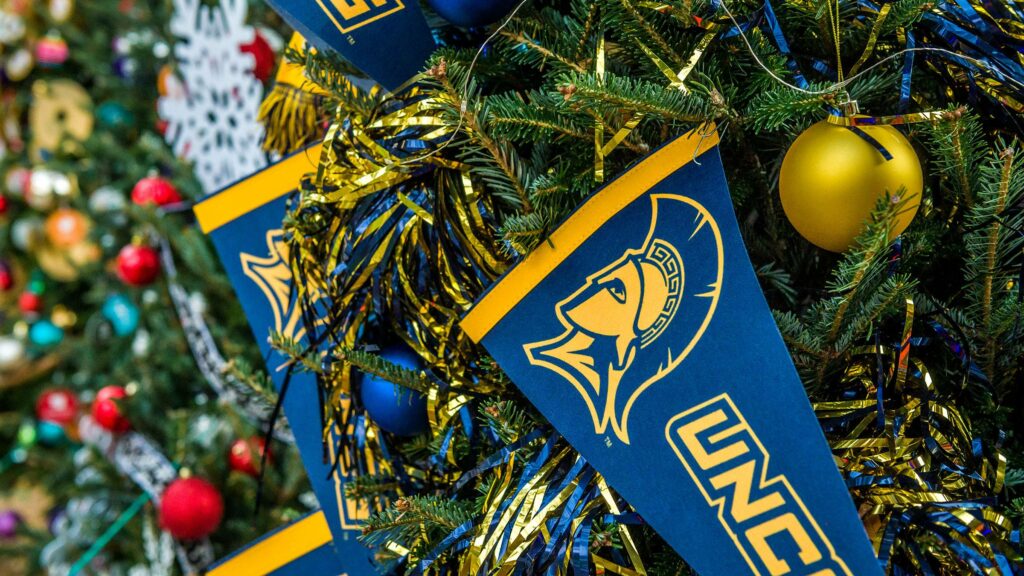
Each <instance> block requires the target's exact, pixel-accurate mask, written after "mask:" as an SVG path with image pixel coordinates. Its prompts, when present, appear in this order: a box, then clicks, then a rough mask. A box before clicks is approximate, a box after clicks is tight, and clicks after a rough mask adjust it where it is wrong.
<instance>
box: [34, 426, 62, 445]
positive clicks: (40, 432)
mask: <svg viewBox="0 0 1024 576" xmlns="http://www.w3.org/2000/svg"><path fill="white" fill-rule="evenodd" d="M36 439H37V440H38V441H39V443H40V444H42V445H43V446H59V445H61V444H62V443H63V442H64V441H65V440H67V435H66V434H65V433H64V428H63V427H62V426H61V425H60V424H57V423H55V422H47V421H45V420H43V421H40V422H39V423H37V424H36Z"/></svg>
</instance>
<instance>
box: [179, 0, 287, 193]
mask: <svg viewBox="0 0 1024 576" xmlns="http://www.w3.org/2000/svg"><path fill="white" fill-rule="evenodd" d="M247 12H248V2H247V0H221V2H220V4H219V5H218V6H205V5H203V4H202V2H201V1H200V0H174V16H173V17H172V19H171V31H172V32H173V33H174V35H175V36H176V37H178V38H179V39H180V41H179V42H178V43H177V44H175V46H174V56H175V59H176V60H177V63H178V72H179V74H180V75H181V81H182V84H183V85H184V93H183V94H182V93H178V94H175V93H168V94H167V95H165V96H163V97H161V98H160V101H159V112H160V117H161V118H163V119H164V120H166V121H167V132H166V135H165V137H166V138H167V141H168V143H170V144H171V146H172V147H173V148H174V151H175V153H176V154H177V155H178V156H180V157H182V158H185V159H186V160H189V161H191V162H192V163H193V169H194V171H195V174H196V177H197V178H198V179H199V182H200V184H202V186H203V189H204V191H205V192H206V193H207V194H210V193H213V192H216V191H217V190H218V189H220V188H222V187H224V186H226V185H228V184H231V183H233V182H235V181H236V180H239V179H241V178H244V177H245V176H248V175H249V174H252V173H253V172H256V171H257V170H259V169H260V168H262V167H264V166H266V164H267V156H266V154H264V152H263V150H262V149H261V147H260V143H261V142H262V140H263V126H262V124H260V122H259V121H258V116H259V109H260V103H261V102H262V100H263V84H262V83H261V82H260V81H259V80H258V79H257V78H256V77H255V76H253V73H252V71H253V67H254V66H255V65H256V63H255V60H254V59H253V57H252V55H251V54H246V53H244V52H242V51H241V46H242V45H243V44H248V43H250V42H252V41H253V38H255V30H254V29H253V28H252V27H251V26H248V25H246V23H245V21H246V15H247Z"/></svg>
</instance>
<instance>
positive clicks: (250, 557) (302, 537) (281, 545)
mask: <svg viewBox="0 0 1024 576" xmlns="http://www.w3.org/2000/svg"><path fill="white" fill-rule="evenodd" d="M330 542H331V529H330V528H328V526H327V518H325V517H324V513H323V512H322V511H321V512H317V513H316V514H311V515H309V516H306V517H305V518H303V519H302V520H299V521H298V522H296V523H294V524H292V525H291V526H288V527H286V528H284V529H282V530H279V531H278V532H275V533H274V534H272V535H270V536H268V537H266V538H264V539H263V540H260V541H259V542H257V543H256V544H254V545H253V546H251V547H249V548H247V549H245V550H244V551H242V552H240V553H239V554H237V555H236V556H233V557H231V558H229V559H228V560H227V561H226V562H224V563H223V564H221V565H219V566H217V567H216V568H214V569H213V570H210V571H209V572H207V576H265V575H266V574H270V573H271V572H273V571H274V570H277V569H278V568H280V567H282V566H286V565H287V564H288V563H290V562H292V561H293V560H296V559H298V558H301V557H302V556H305V555H306V554H308V553H310V552H312V551H313V550H316V549H317V548H319V547H321V546H323V545H324V544H328V543H330Z"/></svg>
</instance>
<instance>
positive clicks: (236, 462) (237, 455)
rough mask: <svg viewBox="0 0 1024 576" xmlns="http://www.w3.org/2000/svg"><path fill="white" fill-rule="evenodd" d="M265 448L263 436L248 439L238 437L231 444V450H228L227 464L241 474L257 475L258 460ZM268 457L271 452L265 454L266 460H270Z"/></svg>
mask: <svg viewBox="0 0 1024 576" xmlns="http://www.w3.org/2000/svg"><path fill="white" fill-rule="evenodd" d="M266 449H267V444H266V442H265V441H264V440H263V438H260V437H258V436H253V437H251V438H248V439H244V438H239V439H238V440H235V441H234V443H232V444H231V450H230V451H229V452H228V466H230V467H231V469H232V470H234V471H236V472H241V473H242V474H248V475H249V476H254V477H255V476H259V475H260V460H261V459H262V458H263V452H264V451H265V450H266ZM270 458H271V454H267V462H269V461H270Z"/></svg>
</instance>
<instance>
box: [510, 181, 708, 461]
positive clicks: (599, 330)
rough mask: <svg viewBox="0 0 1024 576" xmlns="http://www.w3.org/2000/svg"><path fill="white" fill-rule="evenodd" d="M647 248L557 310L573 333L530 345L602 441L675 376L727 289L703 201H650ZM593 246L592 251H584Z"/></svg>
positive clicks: (656, 197)
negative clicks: (576, 398)
mask: <svg viewBox="0 0 1024 576" xmlns="http://www.w3.org/2000/svg"><path fill="white" fill-rule="evenodd" d="M651 203H652V211H651V213H652V216H651V225H650V229H649V231H648V233H647V237H646V239H645V240H644V243H643V245H641V246H640V247H638V248H635V249H628V250H626V251H625V253H623V254H622V255H621V256H619V257H618V258H616V259H615V260H614V261H612V262H611V263H609V264H608V265H606V266H604V267H603V268H601V269H599V270H598V271H597V272H594V273H593V274H591V275H590V276H588V277H587V278H586V280H585V281H584V282H583V283H582V285H581V286H579V288H577V289H576V290H575V291H574V292H573V293H572V294H570V295H569V296H568V297H567V298H565V299H563V300H561V301H560V302H558V303H557V304H556V305H555V310H554V312H555V315H556V317H557V318H558V321H559V322H560V323H561V325H562V326H563V327H564V329H565V331H564V332H563V333H562V334H561V335H559V336H557V337H555V338H552V339H549V340H543V341H539V342H534V343H531V344H527V345H526V346H524V351H525V352H526V356H527V358H528V359H529V361H530V363H531V364H533V365H535V366H541V367H544V368H547V369H550V370H552V371H554V372H556V373H558V374H559V375H561V376H562V377H563V378H565V379H566V380H567V381H568V382H569V383H570V384H572V385H573V386H574V387H575V388H576V390H577V391H578V392H579V393H580V394H581V395H582V396H583V399H584V401H585V402H586V404H587V407H588V408H589V410H590V413H591V416H592V417H593V420H594V431H595V433H598V434H602V433H604V431H605V430H606V429H607V427H608V425H609V424H611V426H612V430H613V432H614V433H615V435H616V436H617V437H618V438H619V439H620V440H622V441H623V442H625V443H627V444H628V443H629V435H628V432H627V428H626V424H627V421H628V418H629V411H630V409H631V408H632V405H633V403H634V402H635V401H636V399H637V398H639V396H640V394H641V393H642V392H643V391H644V390H645V389H646V388H647V387H648V386H650V385H652V384H654V383H655V382H657V381H659V380H661V379H662V378H664V377H665V376H667V375H668V374H669V372H671V371H672V370H673V369H675V367H676V366H678V365H679V364H680V363H681V362H682V360H683V359H684V358H685V357H686V355H687V354H689V352H690V350H691V349H692V348H693V346H694V345H696V343H697V341H698V340H700V337H701V335H702V334H703V333H704V330H705V329H706V328H707V325H708V323H710V321H711V317H712V315H713V314H714V310H715V306H716V305H717V302H718V296H719V293H720V291H721V283H722V267H723V263H724V259H723V254H722V238H721V234H720V232H719V230H718V225H717V223H716V222H715V221H714V219H713V218H712V217H711V214H710V213H709V212H708V211H707V210H706V209H705V208H704V207H703V206H701V205H700V204H699V203H697V202H696V201H694V200H692V199H690V198H687V197H685V196H679V195H673V194H653V195H651ZM584 246H585V245H584Z"/></svg>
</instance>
